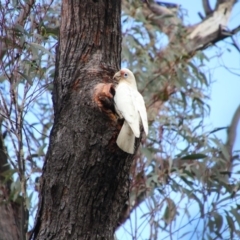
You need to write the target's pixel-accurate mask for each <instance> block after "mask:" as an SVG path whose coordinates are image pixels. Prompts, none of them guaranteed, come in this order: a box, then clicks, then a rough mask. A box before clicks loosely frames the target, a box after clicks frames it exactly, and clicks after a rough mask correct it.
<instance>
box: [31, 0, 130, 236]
mask: <svg viewBox="0 0 240 240" xmlns="http://www.w3.org/2000/svg"><path fill="white" fill-rule="evenodd" d="M120 14H121V1H120V0H117V1H111V0H99V1H85V0H81V1H79V0H71V1H69V0H64V1H63V3H62V14H61V27H60V38H59V45H58V54H57V61H56V76H55V80H54V87H55V89H54V92H53V102H54V110H55V120H54V126H53V129H52V132H51V138H50V145H49V149H48V154H47V157H46V162H45V166H44V169H43V177H42V187H41V194H40V195H41V197H40V203H39V211H38V216H37V219H36V225H35V229H34V231H33V238H34V239H113V234H114V230H115V228H116V226H117V221H118V218H119V213H120V211H121V209H122V207H123V205H124V203H125V202H126V201H127V199H128V186H129V181H128V178H129V169H130V165H131V162H132V156H129V155H128V154H125V153H123V152H122V151H121V150H119V149H118V148H117V145H116V136H117V134H118V129H117V122H116V121H114V120H113V119H111V118H109V116H108V115H107V114H105V113H104V112H101V111H100V110H99V108H98V107H97V105H96V103H95V102H94V101H93V95H94V87H95V86H96V84H98V83H102V82H105V83H109V82H111V81H112V76H113V74H114V72H115V71H116V70H118V68H119V65H120V50H121V28H120Z"/></svg>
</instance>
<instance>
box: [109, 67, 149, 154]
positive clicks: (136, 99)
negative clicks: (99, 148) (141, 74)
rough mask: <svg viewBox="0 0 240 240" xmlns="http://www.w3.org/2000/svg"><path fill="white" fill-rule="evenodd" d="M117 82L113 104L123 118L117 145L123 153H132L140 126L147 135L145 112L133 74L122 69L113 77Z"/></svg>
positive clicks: (138, 135)
mask: <svg viewBox="0 0 240 240" xmlns="http://www.w3.org/2000/svg"><path fill="white" fill-rule="evenodd" d="M113 78H114V79H116V80H117V85H116V89H115V91H116V92H115V96H114V104H115V109H116V112H117V113H118V115H119V117H120V118H124V123H123V126H122V129H121V131H120V133H119V135H118V138H117V145H118V147H119V148H121V149H122V150H123V151H124V152H127V153H131V154H133V153H134V143H135V137H136V138H139V137H140V124H141V123H142V125H143V129H144V132H145V133H146V135H147V134H148V120H147V111H146V107H145V103H144V100H143V97H142V95H141V94H140V93H139V92H138V89H137V84H136V80H135V77H134V75H133V73H132V72H131V71H130V70H129V69H127V68H123V69H121V70H120V71H119V72H117V73H116V74H115V75H114V77H113Z"/></svg>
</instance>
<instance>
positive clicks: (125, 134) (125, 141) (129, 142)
mask: <svg viewBox="0 0 240 240" xmlns="http://www.w3.org/2000/svg"><path fill="white" fill-rule="evenodd" d="M134 143H135V136H134V134H133V132H132V129H131V128H130V126H129V125H128V124H127V122H126V121H124V123H123V126H122V128H121V131H120V133H119V135H118V138H117V145H118V147H119V148H121V149H122V150H123V151H124V152H127V153H130V154H133V153H134Z"/></svg>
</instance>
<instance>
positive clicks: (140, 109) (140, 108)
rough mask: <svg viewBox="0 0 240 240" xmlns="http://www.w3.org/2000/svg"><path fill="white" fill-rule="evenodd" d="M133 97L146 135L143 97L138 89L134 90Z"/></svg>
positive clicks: (145, 114) (146, 120) (146, 123)
mask: <svg viewBox="0 0 240 240" xmlns="http://www.w3.org/2000/svg"><path fill="white" fill-rule="evenodd" d="M134 98H135V101H134V103H135V105H136V108H137V110H138V112H139V114H140V116H141V120H142V125H143V129H144V132H145V133H146V135H148V118H147V110H146V107H145V102H144V99H143V97H142V95H141V94H140V93H139V92H138V91H135V94H134Z"/></svg>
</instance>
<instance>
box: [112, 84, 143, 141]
mask: <svg viewBox="0 0 240 240" xmlns="http://www.w3.org/2000/svg"><path fill="white" fill-rule="evenodd" d="M136 93H138V92H137V91H136V90H135V89H134V88H132V87H131V86H130V85H129V84H127V83H125V82H120V83H119V84H118V85H117V87H116V93H115V96H114V102H115V107H116V111H117V112H118V113H119V115H120V116H121V117H123V118H124V119H125V121H126V122H127V123H128V124H129V126H130V127H131V129H132V131H133V133H134V135H135V137H137V138H139V136H140V127H139V126H140V116H139V110H138V109H137V108H136V104H135V100H136V97H135V96H136ZM140 96H141V95H140Z"/></svg>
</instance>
